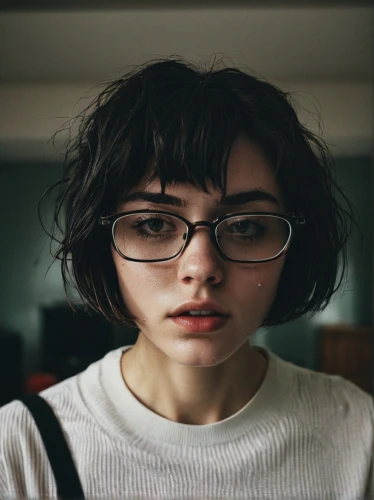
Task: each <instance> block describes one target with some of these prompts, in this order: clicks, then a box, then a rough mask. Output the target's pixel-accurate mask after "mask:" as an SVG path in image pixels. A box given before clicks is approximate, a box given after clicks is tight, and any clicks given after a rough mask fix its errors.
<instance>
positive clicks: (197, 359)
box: [167, 337, 236, 368]
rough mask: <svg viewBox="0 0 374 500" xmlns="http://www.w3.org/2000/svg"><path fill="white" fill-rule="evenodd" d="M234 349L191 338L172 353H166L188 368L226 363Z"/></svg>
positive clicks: (202, 339)
mask: <svg viewBox="0 0 374 500" xmlns="http://www.w3.org/2000/svg"><path fill="white" fill-rule="evenodd" d="M235 351H236V349H233V348H232V346H231V348H228V347H226V348H224V346H221V347H219V346H217V345H214V343H211V342H210V341H209V339H208V340H207V339H206V338H205V339H204V338H201V337H200V338H196V337H195V338H193V339H191V340H185V341H183V343H182V345H181V344H179V345H178V346H177V349H173V352H169V353H167V354H168V356H169V358H170V359H172V360H173V361H174V362H176V363H179V364H181V365H184V366H190V367H201V368H202V367H209V366H216V365H219V364H221V363H223V362H224V361H226V360H227V359H228V358H229V357H230V356H231V355H232V354H233V353H234V352H235Z"/></svg>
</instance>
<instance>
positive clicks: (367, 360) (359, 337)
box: [319, 325, 374, 394]
mask: <svg viewBox="0 0 374 500" xmlns="http://www.w3.org/2000/svg"><path fill="white" fill-rule="evenodd" d="M319 358H320V363H319V371H321V372H324V373H329V374H332V375H340V376H342V377H344V378H346V379H348V380H350V381H351V382H353V383H354V384H356V385H357V386H358V387H360V388H361V389H363V390H364V391H366V392H369V393H370V394H373V392H374V391H373V379H374V365H373V328H372V327H371V326H359V325H327V326H324V327H323V328H322V329H321V331H320V338H319Z"/></svg>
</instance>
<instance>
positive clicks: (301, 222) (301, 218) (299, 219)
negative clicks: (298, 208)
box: [288, 212, 306, 226]
mask: <svg viewBox="0 0 374 500" xmlns="http://www.w3.org/2000/svg"><path fill="white" fill-rule="evenodd" d="M288 217H290V219H292V221H293V222H294V224H295V225H296V226H305V224H306V218H305V215H304V214H300V215H295V214H294V213H293V212H291V213H289V214H288Z"/></svg>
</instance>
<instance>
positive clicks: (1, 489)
mask: <svg viewBox="0 0 374 500" xmlns="http://www.w3.org/2000/svg"><path fill="white" fill-rule="evenodd" d="M7 490H8V488H7V485H6V477H5V460H4V455H3V450H2V449H1V448H0V498H7V496H8V491H7Z"/></svg>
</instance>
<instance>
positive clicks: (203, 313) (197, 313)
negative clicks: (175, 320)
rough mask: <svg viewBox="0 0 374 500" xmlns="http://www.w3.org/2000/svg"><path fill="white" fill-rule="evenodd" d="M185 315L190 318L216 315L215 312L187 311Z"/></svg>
mask: <svg viewBox="0 0 374 500" xmlns="http://www.w3.org/2000/svg"><path fill="white" fill-rule="evenodd" d="M187 313H188V314H190V315H191V316H212V315H213V314H214V315H216V314H217V313H216V312H215V311H187Z"/></svg>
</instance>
